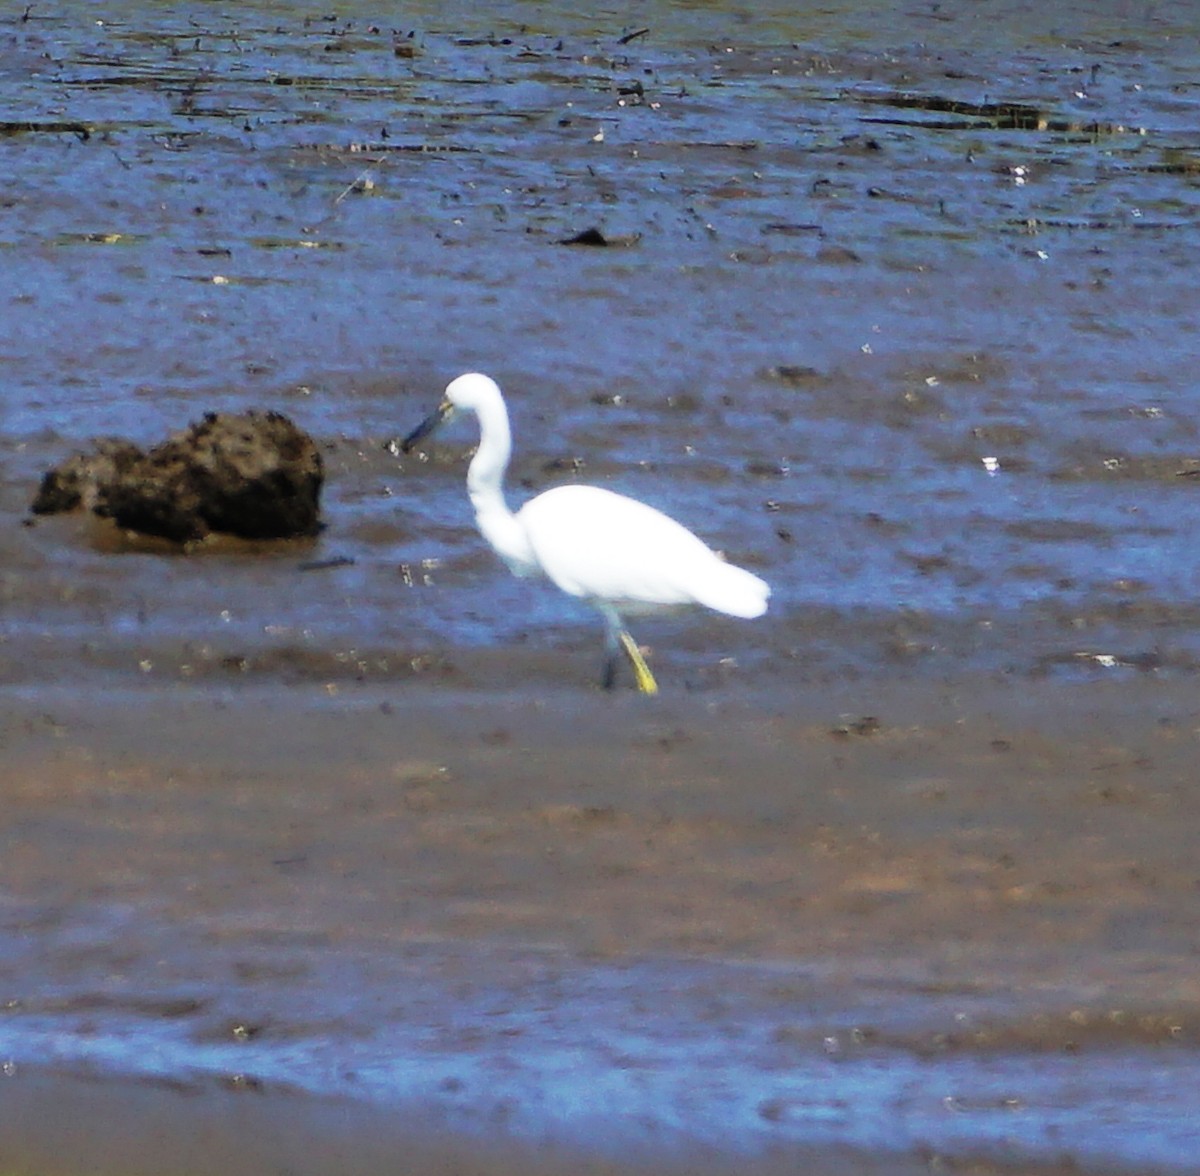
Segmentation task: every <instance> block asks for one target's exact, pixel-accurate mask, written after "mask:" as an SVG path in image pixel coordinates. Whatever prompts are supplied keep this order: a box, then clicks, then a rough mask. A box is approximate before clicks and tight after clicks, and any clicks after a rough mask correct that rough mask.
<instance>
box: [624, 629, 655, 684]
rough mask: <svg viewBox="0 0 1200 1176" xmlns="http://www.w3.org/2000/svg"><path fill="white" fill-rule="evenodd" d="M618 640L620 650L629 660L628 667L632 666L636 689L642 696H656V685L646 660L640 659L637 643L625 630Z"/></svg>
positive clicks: (640, 654) (640, 653)
mask: <svg viewBox="0 0 1200 1176" xmlns="http://www.w3.org/2000/svg"><path fill="white" fill-rule="evenodd" d="M618 640H619V641H620V642H621V648H622V649H623V650H625V655H626V656H627V657H628V658H629V663H630V665H632V666H633V676H634V679H635V680H636V682H637V688H638V689H639V690H640V691H641V692H642V693H643V694H657V693H658V683H657V682H656V681H655V680H654V675H653V674H652V673H651V672H650V667H649V666H648V665H646V659H645V658H644V657H642V651H641V650H640V649H638V647H637V642H636V641H634V639H633V638H632V637H631V636H630V635H629V633H628V631H627V630H625V629H622V630H621V631H620V633H619V634H618Z"/></svg>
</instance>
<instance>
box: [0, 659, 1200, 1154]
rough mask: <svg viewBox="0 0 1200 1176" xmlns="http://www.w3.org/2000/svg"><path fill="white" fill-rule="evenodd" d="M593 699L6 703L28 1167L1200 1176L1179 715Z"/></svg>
mask: <svg viewBox="0 0 1200 1176" xmlns="http://www.w3.org/2000/svg"><path fill="white" fill-rule="evenodd" d="M598 701H602V702H603V703H604V705H597V706H596V707H594V708H592V709H591V710H590V711H588V712H586V713H585V712H582V711H581V710H580V709H579V708H578V707H577V706H576V705H575V703H574V701H568V702H567V703H566V704H564V703H563V702H562V701H561V700H559V701H556V702H548V701H547V700H546V698H545V697H544V696H541V695H538V694H534V695H532V696H531V695H530V694H529V693H526V692H516V693H512V692H510V693H504V692H499V691H492V692H488V693H486V694H484V695H482V696H481V695H480V694H478V693H470V692H468V693H466V694H463V693H460V692H456V691H450V690H445V691H442V692H440V693H439V692H433V694H430V692H428V691H425V690H418V689H414V688H412V687H409V688H408V689H406V690H404V691H399V692H392V693H391V694H389V696H388V697H386V698H380V697H379V696H377V695H374V694H373V693H370V692H364V693H363V694H362V695H360V696H358V697H356V698H354V699H350V698H346V697H342V698H340V699H338V700H336V701H332V702H331V701H330V700H329V699H328V698H327V697H323V696H322V695H320V694H318V693H316V692H311V691H310V692H308V694H307V695H305V694H304V693H303V692H300V691H295V692H292V693H291V694H290V696H288V697H281V696H279V695H278V694H276V693H273V692H269V691H268V692H259V691H246V692H243V693H241V694H238V693H232V694H231V693H226V692H212V693H206V692H204V691H201V690H198V689H196V688H190V689H189V690H188V691H187V692H185V693H182V694H177V695H175V696H171V695H170V694H167V693H160V692H155V691H151V692H149V693H141V694H135V695H131V696H124V697H122V696H120V695H116V694H114V695H112V696H110V697H109V698H108V699H106V700H86V699H81V698H80V697H79V696H77V695H73V694H71V693H70V692H59V693H57V694H53V693H46V692H43V693H41V694H40V695H39V696H38V697H36V698H30V699H26V700H25V701H22V700H21V699H20V698H19V697H16V696H10V697H9V699H8V702H7V705H6V714H5V720H4V725H3V732H2V740H3V742H2V747H3V751H2V754H3V762H4V775H5V780H6V804H5V812H4V817H3V823H2V826H0V836H2V838H3V843H4V846H5V853H4V855H3V858H2V860H0V886H2V887H3V894H4V907H3V911H2V923H0V935H2V936H3V941H4V951H3V953H0V958H2V959H3V960H4V963H3V965H2V972H0V990H2V995H3V1000H4V1011H3V1015H2V1017H0V1055H3V1059H4V1063H5V1072H4V1084H3V1086H0V1091H3V1094H4V1097H3V1099H0V1122H3V1123H4V1126H5V1131H4V1133H3V1137H4V1144H3V1145H0V1159H2V1160H6V1161H8V1162H9V1164H10V1166H13V1167H15V1168H16V1170H22V1168H21V1162H22V1160H23V1158H24V1157H31V1156H32V1157H43V1158H45V1159H46V1161H47V1162H50V1161H52V1160H53V1159H54V1157H55V1156H58V1157H59V1158H60V1160H61V1162H62V1168H61V1169H56V1168H54V1167H53V1164H51V1166H50V1167H49V1168H39V1170H71V1168H72V1162H73V1161H72V1160H71V1159H70V1157H71V1156H72V1155H78V1154H79V1151H78V1149H79V1147H80V1146H81V1142H80V1138H81V1137H77V1136H75V1135H73V1134H72V1133H71V1132H70V1131H68V1132H67V1133H66V1134H65V1135H60V1134H59V1128H58V1127H57V1126H54V1124H55V1123H56V1122H57V1120H56V1119H55V1118H54V1112H53V1107H54V1106H55V1105H56V1100H58V1099H60V1098H61V1099H66V1100H67V1102H66V1105H70V1106H77V1107H78V1108H79V1115H80V1116H81V1118H79V1119H75V1117H74V1115H73V1116H72V1121H74V1122H80V1123H86V1122H89V1119H88V1116H89V1115H90V1116H91V1120H90V1121H91V1122H92V1123H93V1124H94V1129H93V1130H91V1131H89V1132H86V1133H84V1135H83V1137H82V1138H86V1139H87V1141H88V1145H89V1147H91V1148H92V1150H91V1151H90V1152H89V1153H88V1165H87V1166H88V1170H90V1171H141V1170H147V1171H149V1170H156V1168H155V1166H156V1165H157V1170H161V1166H162V1163H163V1162H164V1161H163V1157H164V1156H165V1157H169V1159H170V1166H171V1167H172V1168H173V1169H175V1170H179V1171H196V1172H202V1171H213V1170H216V1169H214V1168H213V1167H212V1165H211V1162H210V1154H209V1153H208V1152H207V1151H206V1152H203V1153H198V1152H197V1151H196V1150H195V1147H194V1141H195V1139H196V1138H197V1135H196V1132H202V1133H203V1138H206V1139H212V1140H213V1141H214V1146H219V1147H220V1148H222V1149H224V1150H223V1151H222V1152H221V1153H220V1154H221V1155H222V1161H221V1165H220V1167H221V1170H223V1171H224V1170H232V1171H238V1170H243V1169H244V1170H247V1171H250V1170H261V1165H263V1164H266V1165H268V1166H272V1165H279V1164H282V1163H285V1162H286V1164H287V1166H288V1168H289V1170H295V1171H321V1170H329V1165H330V1164H333V1166H335V1167H337V1168H338V1170H351V1171H357V1170H364V1171H369V1170H380V1169H379V1168H378V1167H377V1166H375V1165H376V1163H377V1161H378V1158H379V1157H380V1154H381V1153H380V1149H381V1147H382V1142H381V1141H387V1144H388V1146H400V1147H402V1146H404V1143H403V1140H404V1138H408V1140H409V1141H410V1143H412V1145H413V1146H414V1147H417V1148H418V1152H419V1148H420V1147H422V1146H428V1148H429V1149H430V1150H429V1151H428V1165H427V1167H424V1168H421V1169H420V1170H429V1171H441V1170H466V1171H481V1172H482V1171H497V1170H498V1171H504V1170H506V1167H505V1165H506V1164H507V1163H509V1162H510V1161H511V1163H513V1164H515V1165H516V1166H517V1167H518V1168H519V1167H521V1166H522V1165H524V1164H527V1163H528V1164H532V1165H533V1167H532V1169H531V1170H535V1171H536V1170H539V1167H540V1169H541V1170H546V1171H564V1170H575V1168H576V1166H577V1165H578V1164H579V1163H582V1162H584V1161H586V1162H589V1163H594V1164H596V1165H597V1169H596V1170H601V1171H603V1170H609V1166H611V1168H612V1170H614V1171H615V1170H634V1171H637V1170H642V1168H643V1166H648V1167H649V1169H650V1170H668V1171H670V1170H673V1169H672V1165H673V1164H676V1165H678V1166H679V1168H680V1170H689V1171H705V1170H712V1171H718V1172H719V1171H733V1170H737V1171H777V1170H794V1165H795V1163H796V1162H798V1160H799V1159H800V1158H804V1157H807V1159H806V1160H805V1162H806V1163H807V1162H811V1163H813V1164H815V1168H814V1170H817V1171H823V1170H825V1171H830V1172H843V1171H881V1172H882V1171H907V1170H913V1171H917V1170H928V1167H929V1165H930V1164H931V1163H936V1164H941V1165H944V1166H945V1168H946V1170H951V1171H955V1170H959V1168H960V1167H962V1168H963V1170H970V1171H984V1172H990V1171H997V1172H1002V1171H1014V1170H1019V1171H1043V1170H1044V1171H1058V1170H1069V1171H1076V1172H1077V1171H1086V1172H1117V1171H1130V1172H1132V1171H1137V1172H1148V1171H1187V1170H1193V1169H1194V1161H1195V1157H1196V1150H1195V1149H1196V1144H1197V1128H1196V1123H1197V1122H1200V1108H1198V1107H1197V1106H1196V1105H1195V1103H1196V1090H1197V1088H1198V1087H1197V1083H1196V1080H1195V1079H1196V1075H1197V1066H1198V1058H1200V1054H1198V1052H1197V1045H1198V1042H1200V990H1198V989H1197V980H1196V972H1195V966H1194V962H1195V930H1196V919H1197V900H1196V888H1197V877H1198V875H1197V872H1196V869H1195V862H1194V855H1193V854H1192V853H1191V852H1190V848H1189V847H1190V845H1191V840H1192V830H1193V829H1194V827H1195V820H1196V818H1197V816H1198V815H1200V814H1197V813H1196V812H1195V809H1196V805H1197V803H1200V801H1198V800H1197V796H1196V792H1195V789H1194V787H1193V786H1192V784H1193V779H1194V773H1193V767H1192V765H1193V763H1194V759H1195V748H1196V742H1197V739H1200V727H1198V725H1197V712H1196V708H1195V705H1194V700H1193V699H1192V698H1191V696H1190V692H1189V691H1188V690H1185V689H1180V688H1179V687H1177V686H1172V685H1169V684H1167V685H1163V684H1149V683H1138V684H1136V685H1135V686H1133V687H1130V688H1121V689H1113V688H1110V687H1105V686H1103V685H1096V686H1093V687H1091V688H1084V687H1079V686H1077V687H1074V688H1071V689H1070V690H1066V691H1064V690H1062V688H1061V687H1056V686H1051V685H1046V684H1043V685H1042V686H1040V687H1037V688H1022V689H1019V690H1017V689H1013V688H1012V687H1011V686H1010V685H1005V684H1000V685H992V686H990V687H989V686H985V685H983V684H981V683H979V682H974V683H967V684H960V685H959V686H957V687H949V686H946V687H940V688H928V689H924V690H915V689H913V688H911V687H908V688H896V687H888V686H877V687H874V688H872V689H869V690H863V689H858V688H856V689H854V690H852V691H848V692H847V693H846V694H845V696H843V697H839V696H836V695H835V696H833V697H831V696H830V695H829V694H827V693H825V692H821V693H820V694H811V693H810V694H808V695H805V694H803V693H800V692H797V693H794V694H793V695H791V696H789V698H788V699H787V701H786V705H780V703H779V702H778V700H771V699H769V698H766V697H756V698H749V699H742V700H724V701H721V702H715V701H713V700H711V699H709V700H699V701H698V700H696V699H675V700H673V701H672V700H669V699H668V700H663V701H661V702H658V703H655V704H653V705H651V706H649V707H647V706H646V705H645V704H644V702H643V701H642V700H638V699H636V698H632V697H631V698H628V699H616V700H600V699H598ZM864 703H866V704H869V705H870V707H871V710H870V713H867V714H864V713H861V712H860V711H857V710H856V711H845V710H842V709H840V708H841V707H843V706H845V705H850V704H852V705H859V704H864ZM55 1074H57V1075H59V1079H58V1081H59V1082H61V1083H64V1085H63V1089H62V1091H59V1089H58V1085H57V1084H56V1082H55V1081H54V1080H53V1076H54V1075H55ZM123 1099H127V1100H128V1102H127V1104H125V1105H128V1106H129V1107H133V1108H137V1107H139V1106H145V1107H147V1108H148V1112H147V1113H148V1114H150V1115H151V1120H152V1121H154V1122H156V1123H158V1124H159V1125H160V1126H159V1129H160V1130H161V1134H159V1135H154V1136H152V1137H151V1136H147V1135H144V1134H141V1133H138V1132H134V1133H133V1134H132V1136H130V1134H129V1133H128V1132H127V1131H126V1130H125V1128H124V1127H122V1131H121V1132H120V1133H115V1132H112V1131H109V1130H107V1129H106V1128H105V1126H104V1123H105V1122H109V1121H111V1115H112V1109H113V1108H114V1107H117V1106H120V1105H122V1100H123ZM6 1108H7V1109H8V1116H9V1117H8V1118H4V1115H5V1109H6ZM14 1108H17V1109H19V1113H18V1110H17V1109H14ZM89 1108H91V1109H90V1110H89ZM310 1116H311V1117H310ZM346 1124H349V1125H350V1127H349V1128H346ZM297 1132H298V1134H297ZM297 1140H304V1141H306V1142H305V1144H304V1148H303V1149H302V1153H301V1154H297ZM97 1141H99V1144H98V1143H97ZM309 1141H311V1150H310V1142H309ZM60 1143H61V1145H62V1150H59V1145H60ZM100 1145H102V1146H100ZM4 1149H7V1151H5V1150H4ZM72 1149H75V1150H74V1151H73V1150H72ZM213 1154H216V1153H213ZM154 1157H157V1158H154ZM334 1157H336V1158H337V1159H336V1163H334ZM372 1157H375V1159H373V1158H372ZM456 1157H457V1158H456ZM177 1161H178V1162H177ZM460 1162H461V1164H462V1166H461V1167H454V1164H455V1163H460ZM38 1163H39V1164H41V1163H42V1160H41V1159H39V1160H38ZM356 1164H359V1165H360V1166H361V1167H355V1165H356ZM383 1166H384V1168H385V1169H386V1167H387V1165H386V1164H384V1165H383Z"/></svg>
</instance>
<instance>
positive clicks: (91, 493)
mask: <svg viewBox="0 0 1200 1176" xmlns="http://www.w3.org/2000/svg"><path fill="white" fill-rule="evenodd" d="M141 458H142V451H141V450H140V449H139V448H138V447H137V446H136V445H134V444H132V443H131V442H129V441H123V440H121V438H120V437H104V438H102V439H101V440H99V441H97V442H96V447H95V449H94V450H93V451H92V452H91V453H75V454H72V455H71V456H70V457H68V458H67V460H66V461H64V462H63V463H62V465H60V466H57V467H56V468H55V469H52V470H48V471H47V472H46V474H45V476H44V477H43V478H42V484H41V486H40V487H39V488H38V492H37V496H36V497H35V498H34V500H33V505H32V506H31V507H30V509H31V510H32V511H33V513H34V514H59V513H61V512H62V511H68V510H77V509H78V508H79V507H81V506H82V507H85V508H86V509H88V510H94V509H95V508H96V505H97V503H98V501H99V498H100V495H101V493H102V488H103V487H107V486H111V485H112V484H113V482H115V481H117V480H118V479H119V478H121V477H123V476H124V474H125V473H126V471H128V470H129V469H130V468H131V467H132V466H133V465H134V463H135V462H137V461H140V460H141Z"/></svg>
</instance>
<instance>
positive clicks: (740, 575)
mask: <svg viewBox="0 0 1200 1176" xmlns="http://www.w3.org/2000/svg"><path fill="white" fill-rule="evenodd" d="M459 411H468V412H474V413H475V414H476V416H477V417H478V418H479V432H480V438H479V448H478V449H477V450H476V452H475V456H474V458H472V460H471V465H470V468H469V469H468V471H467V493H468V495H469V497H470V499H471V503H472V505H473V506H474V508H475V520H476V522H477V523H478V525H479V530H480V532H481V533H482V534H483V537H484V538H485V539H486V540H487V541H488V543H489V544H491V546H492V548H493V549H494V550H495V551H496V553H497V554H498V555H499V556H500V557H501V558H502V559H503V560H504V562H505V563H506V564H508V566H509V568H510V569H511V570H512V571H513V572H514V573H515V574H516V575H518V576H532V575H537V574H539V573H540V574H544V575H545V576H547V577H548V578H549V579H550V580H551V581H552V582H553V583H554V584H555V585H557V586H558V587H559V588H561V589H562V591H564V592H566V593H568V594H569V595H571V596H577V597H579V598H581V599H583V600H586V601H589V602H590V603H591V604H593V605H595V606H596V607H597V608H598V609H599V610H600V612H601V613H602V614H603V615H604V618H605V620H606V622H607V627H608V648H609V663H608V666H607V669H606V676H605V684H606V685H611V681H612V677H613V674H614V673H615V657H616V651H617V650H618V648H623V649H624V651H625V653H626V654H627V655H628V656H629V658H630V661H631V662H632V663H633V667H634V672H635V674H636V675H637V681H638V686H639V688H640V689H642V690H643V691H645V692H647V693H653V692H654V691H655V690H656V689H657V687H656V685H655V683H654V678H653V675H651V673H650V670H649V668H648V667H647V666H646V664H645V661H644V659H643V658H642V656H641V654H640V652H638V649H637V646H636V645H635V644H634V643H633V639H632V638H631V637H630V636H629V634H628V632H627V631H626V630H625V628H624V625H623V623H622V621H621V614H622V613H634V612H646V611H655V610H658V609H668V608H676V607H680V606H685V605H703V606H705V607H706V608H711V609H714V610H716V611H717V612H721V613H726V614H728V615H729V616H734V617H757V616H761V615H762V614H763V613H764V612H766V609H767V598H768V597H769V596H770V594H771V590H770V588H769V587H768V585H767V584H766V583H765V582H764V581H763V580H761V579H759V577H758V576H756V575H754V574H753V573H752V572H748V571H746V570H745V569H743V568H739V567H735V566H734V565H732V564H728V563H726V562H725V561H724V560H723V559H721V557H720V556H719V555H717V553H716V552H715V551H713V550H712V549H711V548H709V547H707V546H706V545H705V544H704V543H703V542H702V541H701V540H700V539H698V538H697V537H696V536H695V535H693V534H692V532H691V531H689V530H688V529H687V528H686V527H684V526H682V525H681V524H680V523H677V522H676V521H675V520H674V519H672V518H669V517H668V516H667V515H665V514H663V513H662V512H661V511H658V510H655V509H654V508H653V507H651V506H647V505H646V504H645V503H642V502H638V501H637V500H636V499H633V498H626V497H625V496H624V495H622V494H614V493H613V492H612V491H611V490H604V489H601V488H600V487H598V486H558V487H556V488H555V489H553V490H547V491H545V492H544V493H542V494H539V495H538V496H537V497H536V498H532V499H530V500H529V501H528V502H527V503H526V504H525V505H524V506H523V507H521V509H520V510H519V511H517V513H516V514H513V513H512V511H510V510H509V509H508V505H507V504H506V503H505V501H504V491H503V482H504V474H505V471H506V470H507V468H508V460H509V457H510V456H511V453H512V434H511V431H510V428H509V423H508V409H507V408H506V407H505V404H504V397H503V396H502V394H501V392H500V388H499V387H498V385H497V384H496V382H495V381H494V380H492V379H490V378H489V377H488V376H484V375H480V374H478V373H469V374H467V375H464V376H459V377H458V379H456V380H453V381H452V382H451V383H450V384H449V385H448V386H447V388H446V398H445V400H444V401H443V404H442V406H441V408H440V409H439V410H438V412H437V413H436V414H434V416H432V417H430V418H429V419H428V420H427V421H425V422H424V423H423V424H422V425H421V426H420V427H419V428H417V429H416V430H414V432H413V433H412V434H411V435H410V436H409V437H408V438H406V440H405V442H404V449H405V450H406V451H407V450H408V449H410V448H411V447H412V446H413V445H415V444H416V443H417V441H418V440H420V439H421V438H422V437H424V436H425V435H426V434H428V433H429V432H430V431H432V429H433V428H435V427H436V425H437V424H438V423H440V422H441V421H442V420H445V419H447V418H449V417H450V416H452V415H454V414H455V413H456V412H459Z"/></svg>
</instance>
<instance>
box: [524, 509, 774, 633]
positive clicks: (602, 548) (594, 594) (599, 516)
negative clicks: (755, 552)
mask: <svg viewBox="0 0 1200 1176" xmlns="http://www.w3.org/2000/svg"><path fill="white" fill-rule="evenodd" d="M516 519H517V522H518V523H519V524H520V525H521V528H522V530H523V531H524V532H525V535H526V537H527V539H528V541H529V546H530V548H531V549H532V554H533V556H534V559H535V561H536V564H537V567H538V568H540V570H541V571H542V572H544V573H545V574H546V576H548V577H549V579H550V580H551V581H553V583H554V584H556V585H557V586H558V587H559V588H561V589H562V590H563V591H564V592H566V593H568V594H569V595H571V596H579V597H581V598H583V599H584V600H590V601H603V602H605V603H608V604H611V605H612V606H613V607H614V608H616V609H618V610H619V611H621V612H642V611H650V610H652V609H655V608H670V607H675V606H679V605H689V604H690V605H695V604H700V605H704V606H705V607H706V608H711V609H715V610H716V611H717V612H721V613H727V614H728V615H729V616H732V617H757V616H761V615H762V614H763V613H764V612H766V609H767V595H768V592H769V591H770V590H769V589H768V587H767V585H766V584H765V583H763V581H762V580H760V579H759V578H758V577H757V576H755V575H754V574H753V573H751V572H747V571H745V570H744V569H742V568H738V567H734V565H733V564H728V563H726V562H725V561H724V560H723V559H721V558H720V556H718V555H717V554H716V552H714V551H713V550H712V549H711V548H709V547H708V546H706V545H705V544H704V543H702V542H701V541H700V540H699V539H697V538H696V536H695V535H693V534H692V532H691V531H689V530H688V529H687V528H686V527H684V526H682V525H681V524H680V523H677V522H676V521H675V520H674V519H672V518H670V517H668V516H667V515H665V514H663V513H662V512H661V511H658V510H655V509H654V507H652V506H647V505H646V504H645V503H644V502H638V501H637V500H636V499H633V498H626V497H625V496H624V495H623V494H614V493H613V492H612V491H611V490H603V489H601V488H600V487H598V486H559V487H557V488H555V489H553V490H547V491H546V492H545V493H544V494H539V495H538V496H537V497H536V498H533V499H531V500H530V501H529V502H527V503H526V504H525V505H524V506H523V507H521V509H520V510H519V511H518V512H517V516H516Z"/></svg>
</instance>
